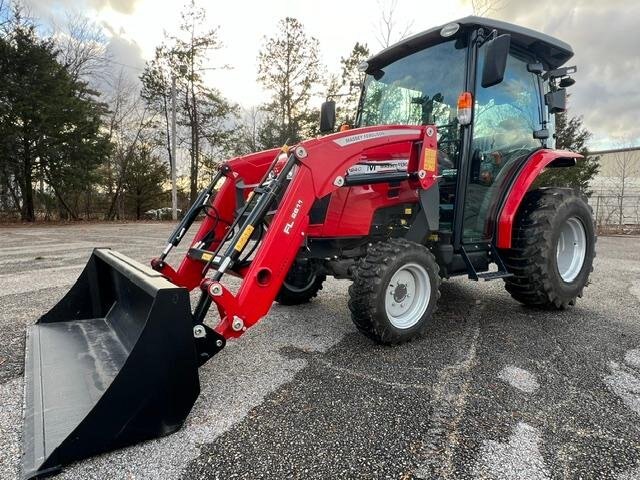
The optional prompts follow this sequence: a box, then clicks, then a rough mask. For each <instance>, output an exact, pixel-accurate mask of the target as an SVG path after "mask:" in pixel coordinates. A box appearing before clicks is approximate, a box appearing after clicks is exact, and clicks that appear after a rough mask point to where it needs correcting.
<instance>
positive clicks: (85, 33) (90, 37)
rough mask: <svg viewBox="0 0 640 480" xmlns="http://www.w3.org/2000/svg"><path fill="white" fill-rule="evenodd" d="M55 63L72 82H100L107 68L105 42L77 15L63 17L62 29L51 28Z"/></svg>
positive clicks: (86, 19) (87, 20) (97, 32)
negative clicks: (55, 49) (56, 60)
mask: <svg viewBox="0 0 640 480" xmlns="http://www.w3.org/2000/svg"><path fill="white" fill-rule="evenodd" d="M54 37H55V39H56V44H57V46H58V48H59V50H60V54H59V61H60V63H61V64H62V65H63V66H64V67H65V68H66V69H67V70H68V71H69V73H70V74H71V76H72V77H73V78H74V79H75V80H78V79H83V80H99V79H104V78H105V76H106V74H107V67H108V65H109V61H110V58H109V55H108V53H107V39H106V37H105V36H104V34H103V32H102V29H101V28H100V27H99V26H98V25H96V24H95V23H93V22H92V21H91V20H89V19H88V18H87V17H85V16H82V15H80V14H77V13H76V14H69V15H67V18H66V22H65V24H64V25H63V26H62V27H56V26H55V25H54Z"/></svg>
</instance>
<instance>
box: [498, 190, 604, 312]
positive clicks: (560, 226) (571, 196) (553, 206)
mask: <svg viewBox="0 0 640 480" xmlns="http://www.w3.org/2000/svg"><path fill="white" fill-rule="evenodd" d="M595 242H596V235H595V226H594V222H593V213H592V211H591V207H589V205H588V204H587V201H586V198H585V197H584V195H582V194H581V193H578V192H577V191H574V190H570V189H564V188H542V189H538V190H533V191H531V192H529V193H527V195H526V196H525V197H524V199H523V201H522V205H521V206H520V209H519V211H518V215H517V217H516V221H515V224H514V227H513V240H512V248H511V249H509V250H504V251H502V252H501V254H502V258H503V260H504V262H505V264H506V267H507V270H508V271H509V272H510V273H512V274H513V277H508V278H505V288H506V290H507V291H508V292H509V293H510V294H511V296H512V297H513V298H514V299H516V300H517V301H519V302H520V303H523V304H525V305H531V306H537V307H542V308H550V309H557V310H562V309H565V308H567V306H569V305H574V304H575V301H576V298H578V297H582V292H583V289H584V287H585V286H587V284H588V283H589V274H590V273H591V272H592V271H593V259H594V257H595Z"/></svg>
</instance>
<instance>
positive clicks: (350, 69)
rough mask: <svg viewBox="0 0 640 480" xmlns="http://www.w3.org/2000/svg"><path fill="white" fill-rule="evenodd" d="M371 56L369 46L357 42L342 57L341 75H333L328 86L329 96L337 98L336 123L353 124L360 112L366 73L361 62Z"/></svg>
mask: <svg viewBox="0 0 640 480" xmlns="http://www.w3.org/2000/svg"><path fill="white" fill-rule="evenodd" d="M367 58H369V47H367V45H366V44H363V43H359V42H356V44H355V45H354V46H353V49H352V50H351V53H350V54H349V56H348V57H346V58H345V57H342V58H340V65H341V67H342V68H341V72H340V77H339V78H338V77H335V76H334V77H333V78H332V79H331V80H330V84H329V87H328V96H329V97H331V96H332V95H335V98H336V124H337V125H343V124H348V125H353V124H354V123H355V121H356V114H357V113H358V100H359V93H360V87H361V86H362V82H363V80H364V73H362V72H361V71H360V68H359V67H360V64H361V63H362V62H364V61H365V60H366V59H367Z"/></svg>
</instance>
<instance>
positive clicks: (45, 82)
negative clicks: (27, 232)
mask: <svg viewBox="0 0 640 480" xmlns="http://www.w3.org/2000/svg"><path fill="white" fill-rule="evenodd" d="M57 58H58V52H57V50H56V47H55V44H54V42H53V40H52V39H42V38H39V37H38V35H37V33H36V30H35V27H34V26H33V25H32V24H30V23H29V22H26V21H24V20H23V18H22V15H21V12H20V10H19V9H15V10H14V12H13V16H12V18H11V19H10V23H9V24H8V25H5V27H4V34H3V35H2V36H1V37H0V78H2V81H1V82H0V106H2V108H0V165H2V169H1V171H0V181H2V182H3V184H4V187H5V188H6V189H7V190H8V191H9V192H10V195H11V197H12V199H13V203H14V207H15V208H16V209H17V210H19V211H20V216H21V218H22V219H23V220H26V221H34V220H35V216H36V215H35V206H34V184H35V183H36V182H41V184H43V185H44V184H46V185H47V188H50V189H51V191H52V193H53V194H54V195H55V197H56V199H57V201H58V203H59V205H60V207H61V211H63V212H65V213H66V214H67V215H68V216H70V217H72V218H77V217H78V211H77V205H78V199H79V196H80V195H82V194H83V193H86V192H89V191H90V190H91V189H92V186H93V184H94V183H95V181H96V174H97V166H98V165H99V164H100V163H102V162H103V161H104V159H105V158H106V156H107V155H108V153H109V150H110V144H109V142H108V140H107V139H106V138H105V136H104V134H103V133H102V132H101V125H102V123H101V122H102V116H103V115H104V113H105V111H106V108H105V106H104V105H103V104H101V103H99V102H98V101H97V100H96V92H93V91H91V90H90V89H89V88H88V87H87V85H86V83H84V82H82V81H80V80H77V79H74V78H73V76H72V75H71V74H70V72H69V71H68V70H67V69H66V68H65V67H63V66H62V65H61V64H60V63H59V62H58V60H57Z"/></svg>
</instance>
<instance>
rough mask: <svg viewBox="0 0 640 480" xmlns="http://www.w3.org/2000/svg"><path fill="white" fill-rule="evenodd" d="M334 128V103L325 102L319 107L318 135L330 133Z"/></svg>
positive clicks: (332, 101) (330, 101) (331, 101)
mask: <svg viewBox="0 0 640 480" xmlns="http://www.w3.org/2000/svg"><path fill="white" fill-rule="evenodd" d="M335 128H336V102H335V101H334V100H327V101H326V102H322V106H321V107H320V133H331V132H333V131H334V130H335Z"/></svg>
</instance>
